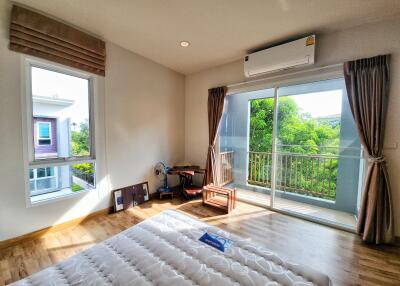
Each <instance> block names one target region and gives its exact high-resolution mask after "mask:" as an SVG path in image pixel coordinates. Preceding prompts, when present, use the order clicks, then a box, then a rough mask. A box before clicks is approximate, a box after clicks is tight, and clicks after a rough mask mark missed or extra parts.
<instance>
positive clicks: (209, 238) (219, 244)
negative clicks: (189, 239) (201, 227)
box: [199, 232, 232, 252]
mask: <svg viewBox="0 0 400 286" xmlns="http://www.w3.org/2000/svg"><path fill="white" fill-rule="evenodd" d="M199 240H200V241H201V242H204V243H206V244H208V245H210V246H212V247H214V248H216V249H218V250H220V251H222V252H225V250H226V249H228V248H229V246H230V245H231V244H232V240H230V239H228V238H225V237H222V236H220V235H218V234H214V233H209V232H206V233H204V234H203V235H202V236H201V237H200V238H199Z"/></svg>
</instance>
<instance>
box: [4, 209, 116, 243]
mask: <svg viewBox="0 0 400 286" xmlns="http://www.w3.org/2000/svg"><path fill="white" fill-rule="evenodd" d="M113 209H114V208H113V207H109V208H106V209H102V210H99V211H95V212H92V213H90V214H87V215H85V216H82V217H79V218H76V219H73V220H69V221H66V222H63V223H60V224H56V225H52V226H49V227H45V228H42V229H40V230H36V231H33V232H30V233H27V234H24V235H21V236H17V237H14V238H10V239H6V240H3V241H0V249H4V248H7V247H10V246H14V245H16V244H18V243H21V242H24V241H26V240H30V239H34V238H39V237H42V236H44V235H45V234H48V233H51V232H56V231H60V230H63V229H66V228H68V227H71V226H76V225H79V224H81V223H83V222H84V221H86V220H88V219H90V218H93V217H96V216H99V215H103V214H109V213H112V212H113Z"/></svg>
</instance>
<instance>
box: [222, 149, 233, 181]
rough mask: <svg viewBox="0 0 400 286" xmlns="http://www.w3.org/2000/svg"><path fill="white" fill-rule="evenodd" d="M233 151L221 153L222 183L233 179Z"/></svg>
mask: <svg viewBox="0 0 400 286" xmlns="http://www.w3.org/2000/svg"><path fill="white" fill-rule="evenodd" d="M233 153H234V152H233V151H227V152H221V153H219V155H220V156H219V160H220V161H219V164H220V166H221V167H220V169H219V170H220V174H219V179H220V183H221V185H226V184H229V183H231V182H232V181H233Z"/></svg>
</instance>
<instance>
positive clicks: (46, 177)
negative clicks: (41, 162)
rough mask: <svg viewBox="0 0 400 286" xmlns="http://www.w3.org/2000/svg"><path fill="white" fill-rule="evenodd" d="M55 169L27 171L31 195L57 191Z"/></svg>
mask: <svg viewBox="0 0 400 286" xmlns="http://www.w3.org/2000/svg"><path fill="white" fill-rule="evenodd" d="M56 170H57V169H56V168H55V167H46V168H37V169H30V170H29V186H30V192H31V195H40V194H43V193H49V192H54V191H57V190H58V188H57V187H58V181H59V180H58V179H57V176H56V174H57V171H56Z"/></svg>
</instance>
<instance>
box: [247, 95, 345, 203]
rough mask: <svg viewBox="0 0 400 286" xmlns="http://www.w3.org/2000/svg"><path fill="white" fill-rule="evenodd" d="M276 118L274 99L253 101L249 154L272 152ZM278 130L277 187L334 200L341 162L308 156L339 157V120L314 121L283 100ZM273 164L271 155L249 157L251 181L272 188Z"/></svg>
mask: <svg viewBox="0 0 400 286" xmlns="http://www.w3.org/2000/svg"><path fill="white" fill-rule="evenodd" d="M273 115H274V99H273V98H263V99H255V100H252V101H251V103H250V134H249V136H250V140H249V141H250V142H249V149H250V152H265V153H267V154H269V153H271V152H272V141H273ZM277 127H278V130H277V151H278V155H277V161H278V162H277V186H278V187H280V188H281V189H283V190H287V191H289V192H298V193H302V194H307V195H311V196H319V197H323V198H327V199H334V198H335V196H336V179H337V170H338V160H337V159H329V160H327V159H324V158H318V157H315V156H314V157H312V156H308V155H317V154H324V155H337V154H338V151H339V138H340V118H338V117H334V118H313V117H311V115H310V114H309V113H305V112H302V111H301V110H300V108H299V107H298V105H297V104H296V102H295V101H294V100H293V98H290V97H282V98H279V110H278V121H277ZM302 154H304V155H302ZM306 155H307V156H306ZM271 165H272V156H268V155H267V156H265V155H260V154H255V155H253V156H250V162H249V176H250V178H249V179H250V181H253V182H254V183H256V184H261V185H265V186H270V179H271V178H270V173H271V170H270V169H271ZM254 178H256V179H254ZM260 178H264V179H260ZM265 178H266V179H265ZM259 181H261V183H260V182H259Z"/></svg>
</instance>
